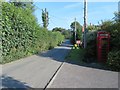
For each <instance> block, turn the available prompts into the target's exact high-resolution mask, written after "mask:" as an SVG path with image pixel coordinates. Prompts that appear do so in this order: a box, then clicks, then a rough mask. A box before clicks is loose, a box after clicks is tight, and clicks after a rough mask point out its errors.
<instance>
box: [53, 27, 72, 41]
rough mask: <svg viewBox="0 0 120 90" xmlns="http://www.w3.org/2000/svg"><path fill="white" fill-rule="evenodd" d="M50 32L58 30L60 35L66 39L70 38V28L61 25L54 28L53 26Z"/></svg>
mask: <svg viewBox="0 0 120 90" xmlns="http://www.w3.org/2000/svg"><path fill="white" fill-rule="evenodd" d="M52 32H60V33H61V34H62V35H64V37H65V38H66V39H69V38H70V30H66V29H64V28H61V27H55V28H53V30H52Z"/></svg>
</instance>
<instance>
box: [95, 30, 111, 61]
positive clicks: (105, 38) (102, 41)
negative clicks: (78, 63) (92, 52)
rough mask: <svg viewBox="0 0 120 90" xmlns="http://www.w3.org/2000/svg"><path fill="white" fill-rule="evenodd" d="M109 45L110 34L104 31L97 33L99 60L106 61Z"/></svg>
mask: <svg viewBox="0 0 120 90" xmlns="http://www.w3.org/2000/svg"><path fill="white" fill-rule="evenodd" d="M109 47H110V34H109V33H108V32H105V31H99V32H98V33H97V57H98V61H99V62H106V60H107V55H108V52H109Z"/></svg>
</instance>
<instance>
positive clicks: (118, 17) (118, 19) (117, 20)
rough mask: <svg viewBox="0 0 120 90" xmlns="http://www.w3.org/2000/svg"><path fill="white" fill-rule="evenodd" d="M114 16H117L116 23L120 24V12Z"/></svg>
mask: <svg viewBox="0 0 120 90" xmlns="http://www.w3.org/2000/svg"><path fill="white" fill-rule="evenodd" d="M114 15H115V17H114V20H115V21H116V22H120V12H118V13H117V12H115V13H114Z"/></svg>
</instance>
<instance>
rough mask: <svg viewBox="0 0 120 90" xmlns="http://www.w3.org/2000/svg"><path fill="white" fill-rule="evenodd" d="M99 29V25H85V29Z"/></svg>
mask: <svg viewBox="0 0 120 90" xmlns="http://www.w3.org/2000/svg"><path fill="white" fill-rule="evenodd" d="M98 29H99V27H98V26H97V25H91V24H90V25H88V26H87V30H90V31H92V30H98Z"/></svg>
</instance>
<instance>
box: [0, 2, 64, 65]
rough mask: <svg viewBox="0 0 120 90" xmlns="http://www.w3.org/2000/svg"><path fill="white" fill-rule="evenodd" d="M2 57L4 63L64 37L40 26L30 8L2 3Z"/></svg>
mask: <svg viewBox="0 0 120 90" xmlns="http://www.w3.org/2000/svg"><path fill="white" fill-rule="evenodd" d="M1 22H2V25H1V26H2V30H1V31H2V57H3V60H2V62H0V63H6V62H10V61H13V60H17V59H19V58H22V57H25V56H28V55H32V54H35V53H37V52H40V51H43V50H46V49H49V48H51V47H52V48H53V47H55V46H56V45H57V44H60V43H61V42H62V41H63V40H64V38H63V36H62V35H61V34H60V33H52V32H51V31H47V30H46V29H45V28H41V27H40V26H39V25H38V24H37V21H36V18H35V16H34V15H33V14H32V10H31V9H30V8H22V7H16V6H14V4H13V3H7V2H4V3H2V21H1Z"/></svg>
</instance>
